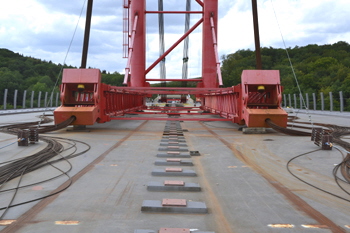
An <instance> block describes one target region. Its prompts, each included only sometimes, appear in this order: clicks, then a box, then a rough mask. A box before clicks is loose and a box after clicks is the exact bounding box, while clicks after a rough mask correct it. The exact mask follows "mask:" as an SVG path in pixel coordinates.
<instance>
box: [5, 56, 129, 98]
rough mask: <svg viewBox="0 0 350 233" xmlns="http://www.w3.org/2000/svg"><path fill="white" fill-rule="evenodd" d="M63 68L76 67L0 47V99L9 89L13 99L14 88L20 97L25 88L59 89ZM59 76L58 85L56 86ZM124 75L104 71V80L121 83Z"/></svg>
mask: <svg viewBox="0 0 350 233" xmlns="http://www.w3.org/2000/svg"><path fill="white" fill-rule="evenodd" d="M62 68H76V67H72V66H67V65H64V67H62V65H61V64H54V63H52V62H51V61H43V60H40V59H37V58H32V57H25V56H22V55H20V54H18V53H14V52H12V51H10V50H8V49H0V99H2V98H3V91H4V90H5V89H8V99H9V100H12V99H13V98H12V95H13V93H14V90H16V89H17V90H18V94H19V99H20V98H21V94H22V93H23V91H24V90H27V91H35V92H39V91H42V92H51V91H52V90H53V89H54V91H55V92H57V91H58V85H59V84H60V83H61V79H60V78H61V77H59V74H60V71H61V69H62ZM57 78H59V80H58V85H56V86H55V84H56V81H57ZM123 79H124V76H123V75H121V74H119V73H117V72H115V73H113V74H110V73H107V72H106V71H102V81H103V82H104V83H108V84H112V85H121V84H122V82H123Z"/></svg>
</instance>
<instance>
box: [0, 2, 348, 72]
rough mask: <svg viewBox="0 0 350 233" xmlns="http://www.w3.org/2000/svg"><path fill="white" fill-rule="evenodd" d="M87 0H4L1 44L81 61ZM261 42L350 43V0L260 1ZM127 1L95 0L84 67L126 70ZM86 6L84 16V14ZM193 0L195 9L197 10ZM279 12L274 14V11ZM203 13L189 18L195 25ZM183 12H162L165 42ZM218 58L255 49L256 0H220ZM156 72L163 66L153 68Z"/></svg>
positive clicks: (151, 47) (150, 23) (176, 61)
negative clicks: (253, 2)
mask: <svg viewBox="0 0 350 233" xmlns="http://www.w3.org/2000/svg"><path fill="white" fill-rule="evenodd" d="M84 2H85V0H60V1H56V0H14V1H8V0H0V3H1V7H0V48H7V49H10V50H12V51H14V52H18V53H20V54H23V55H25V56H32V57H35V58H40V59H43V60H46V61H49V60H51V61H52V62H54V63H61V64H62V63H63V62H64V59H65V57H66V53H67V50H68V48H69V44H70V41H71V40H72V37H73V33H74V31H75V28H76V26H77V24H78V21H79V24H78V27H77V31H76V34H75V37H74V40H73V43H72V46H71V48H70V51H69V53H68V56H67V59H66V61H65V63H66V64H68V65H73V66H77V67H79V66H80V62H81V51H82V44H83V33H84V25H85V10H86V4H85V6H84ZM157 2H158V1H157V0H147V10H156V9H157ZM185 2H186V0H165V1H164V10H176V9H179V10H185ZM257 2H258V11H259V27H260V42H261V46H262V47H270V46H271V47H274V48H283V42H282V38H281V33H282V35H283V38H284V40H285V43H286V46H287V47H292V48H293V47H294V46H305V45H308V44H319V45H323V44H332V43H335V42H338V41H346V42H348V43H349V42H350V1H349V0H336V1H334V0H317V1H313V0H257ZM122 4H123V0H117V1H116V0H95V1H94V7H93V19H92V27H91V37H90V47H89V55H88V62H87V65H88V66H90V67H95V68H100V69H101V70H107V71H109V72H114V71H118V72H120V73H124V68H125V65H126V62H127V60H126V59H122V57H123V55H122V44H123V39H122V38H123V37H122V30H123V28H122V17H123V8H122ZM82 9H83V13H82V17H81V18H80V20H79V15H80V12H81V10H82ZM199 9H200V8H199V6H198V4H197V3H196V2H195V1H194V0H192V10H199ZM275 15H276V16H277V20H276V17H275ZM198 17H199V16H191V25H193V24H194V23H195V22H197V21H198ZM184 21H185V19H184V15H179V14H176V15H166V16H165V33H166V36H165V43H166V48H167V47H169V46H170V45H171V43H172V42H174V41H176V40H177V39H178V38H179V37H180V36H181V33H183V31H184ZM218 30H219V32H218V47H219V56H220V57H221V56H222V55H225V54H230V53H234V52H236V51H237V50H239V49H252V50H254V36H253V22H252V12H251V0H219V27H218ZM147 32H148V34H147V49H148V52H147V66H148V65H150V64H151V63H152V62H153V61H154V60H155V59H156V58H157V56H158V55H159V50H158V48H159V43H158V34H157V33H158V20H157V16H156V15H148V16H147ZM200 38H201V36H200V31H199V30H196V31H195V33H194V34H191V36H190V42H189V44H190V50H189V77H190V78H191V77H198V76H200V69H201V68H200V63H201V58H200V56H201V51H200V46H201V45H200V40H201V39H200ZM182 57H183V46H180V47H179V48H178V49H176V50H174V52H173V53H171V54H170V55H169V56H168V57H167V59H166V65H167V68H166V69H167V74H168V75H167V77H168V78H179V77H181V72H180V71H181V66H182ZM158 76H159V71H158V69H155V70H154V71H153V72H151V73H150V74H149V76H148V77H150V78H157V77H158Z"/></svg>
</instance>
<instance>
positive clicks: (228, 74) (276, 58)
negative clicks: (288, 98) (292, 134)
mask: <svg viewBox="0 0 350 233" xmlns="http://www.w3.org/2000/svg"><path fill="white" fill-rule="evenodd" d="M287 51H288V53H289V56H290V58H291V63H292V64H293V67H294V71H295V74H296V77H297V80H298V82H299V85H300V88H301V91H302V93H310V94H311V93H319V92H323V93H324V94H325V95H327V94H328V93H329V92H333V93H336V92H339V91H343V93H344V95H345V96H348V97H350V45H349V44H348V43H346V42H342V41H340V42H338V43H335V44H332V45H308V46H305V47H297V46H296V47H294V48H288V49H287ZM261 54H262V66H263V69H264V70H269V69H272V70H280V74H281V82H282V85H283V86H284V93H285V94H293V93H299V91H298V88H297V85H296V81H295V79H294V76H293V71H292V69H291V65H290V62H289V60H288V57H287V53H286V50H284V49H275V48H271V47H270V48H262V50H261ZM222 59H223V62H222V68H221V71H222V76H223V80H224V84H225V86H233V85H236V84H238V83H240V75H241V73H242V70H244V69H255V52H254V51H251V50H239V51H237V52H235V53H233V54H229V55H226V56H223V57H222Z"/></svg>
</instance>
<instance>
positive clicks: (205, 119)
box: [111, 117, 232, 121]
mask: <svg viewBox="0 0 350 233" xmlns="http://www.w3.org/2000/svg"><path fill="white" fill-rule="evenodd" d="M111 118H112V120H138V121H142V120H147V121H232V119H225V118H182V117H181V118H171V117H111Z"/></svg>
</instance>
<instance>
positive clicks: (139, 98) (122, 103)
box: [54, 69, 146, 125]
mask: <svg viewBox="0 0 350 233" xmlns="http://www.w3.org/2000/svg"><path fill="white" fill-rule="evenodd" d="M78 85H79V86H81V85H83V87H84V88H83V89H81V88H80V89H79V88H78ZM60 89H61V102H62V105H61V106H60V107H58V108H57V109H56V110H55V111H54V116H55V124H59V123H61V122H63V121H65V120H67V119H68V118H69V117H71V116H76V120H75V121H74V122H73V125H93V124H94V123H95V122H98V123H104V122H107V121H110V120H111V116H121V115H124V114H125V112H129V111H136V110H141V109H143V108H144V107H145V106H144V99H145V96H146V94H144V93H135V92H133V91H126V90H117V89H113V88H111V86H109V85H106V84H103V83H101V72H100V70H98V69H64V70H63V76H62V85H61V87H60Z"/></svg>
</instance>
